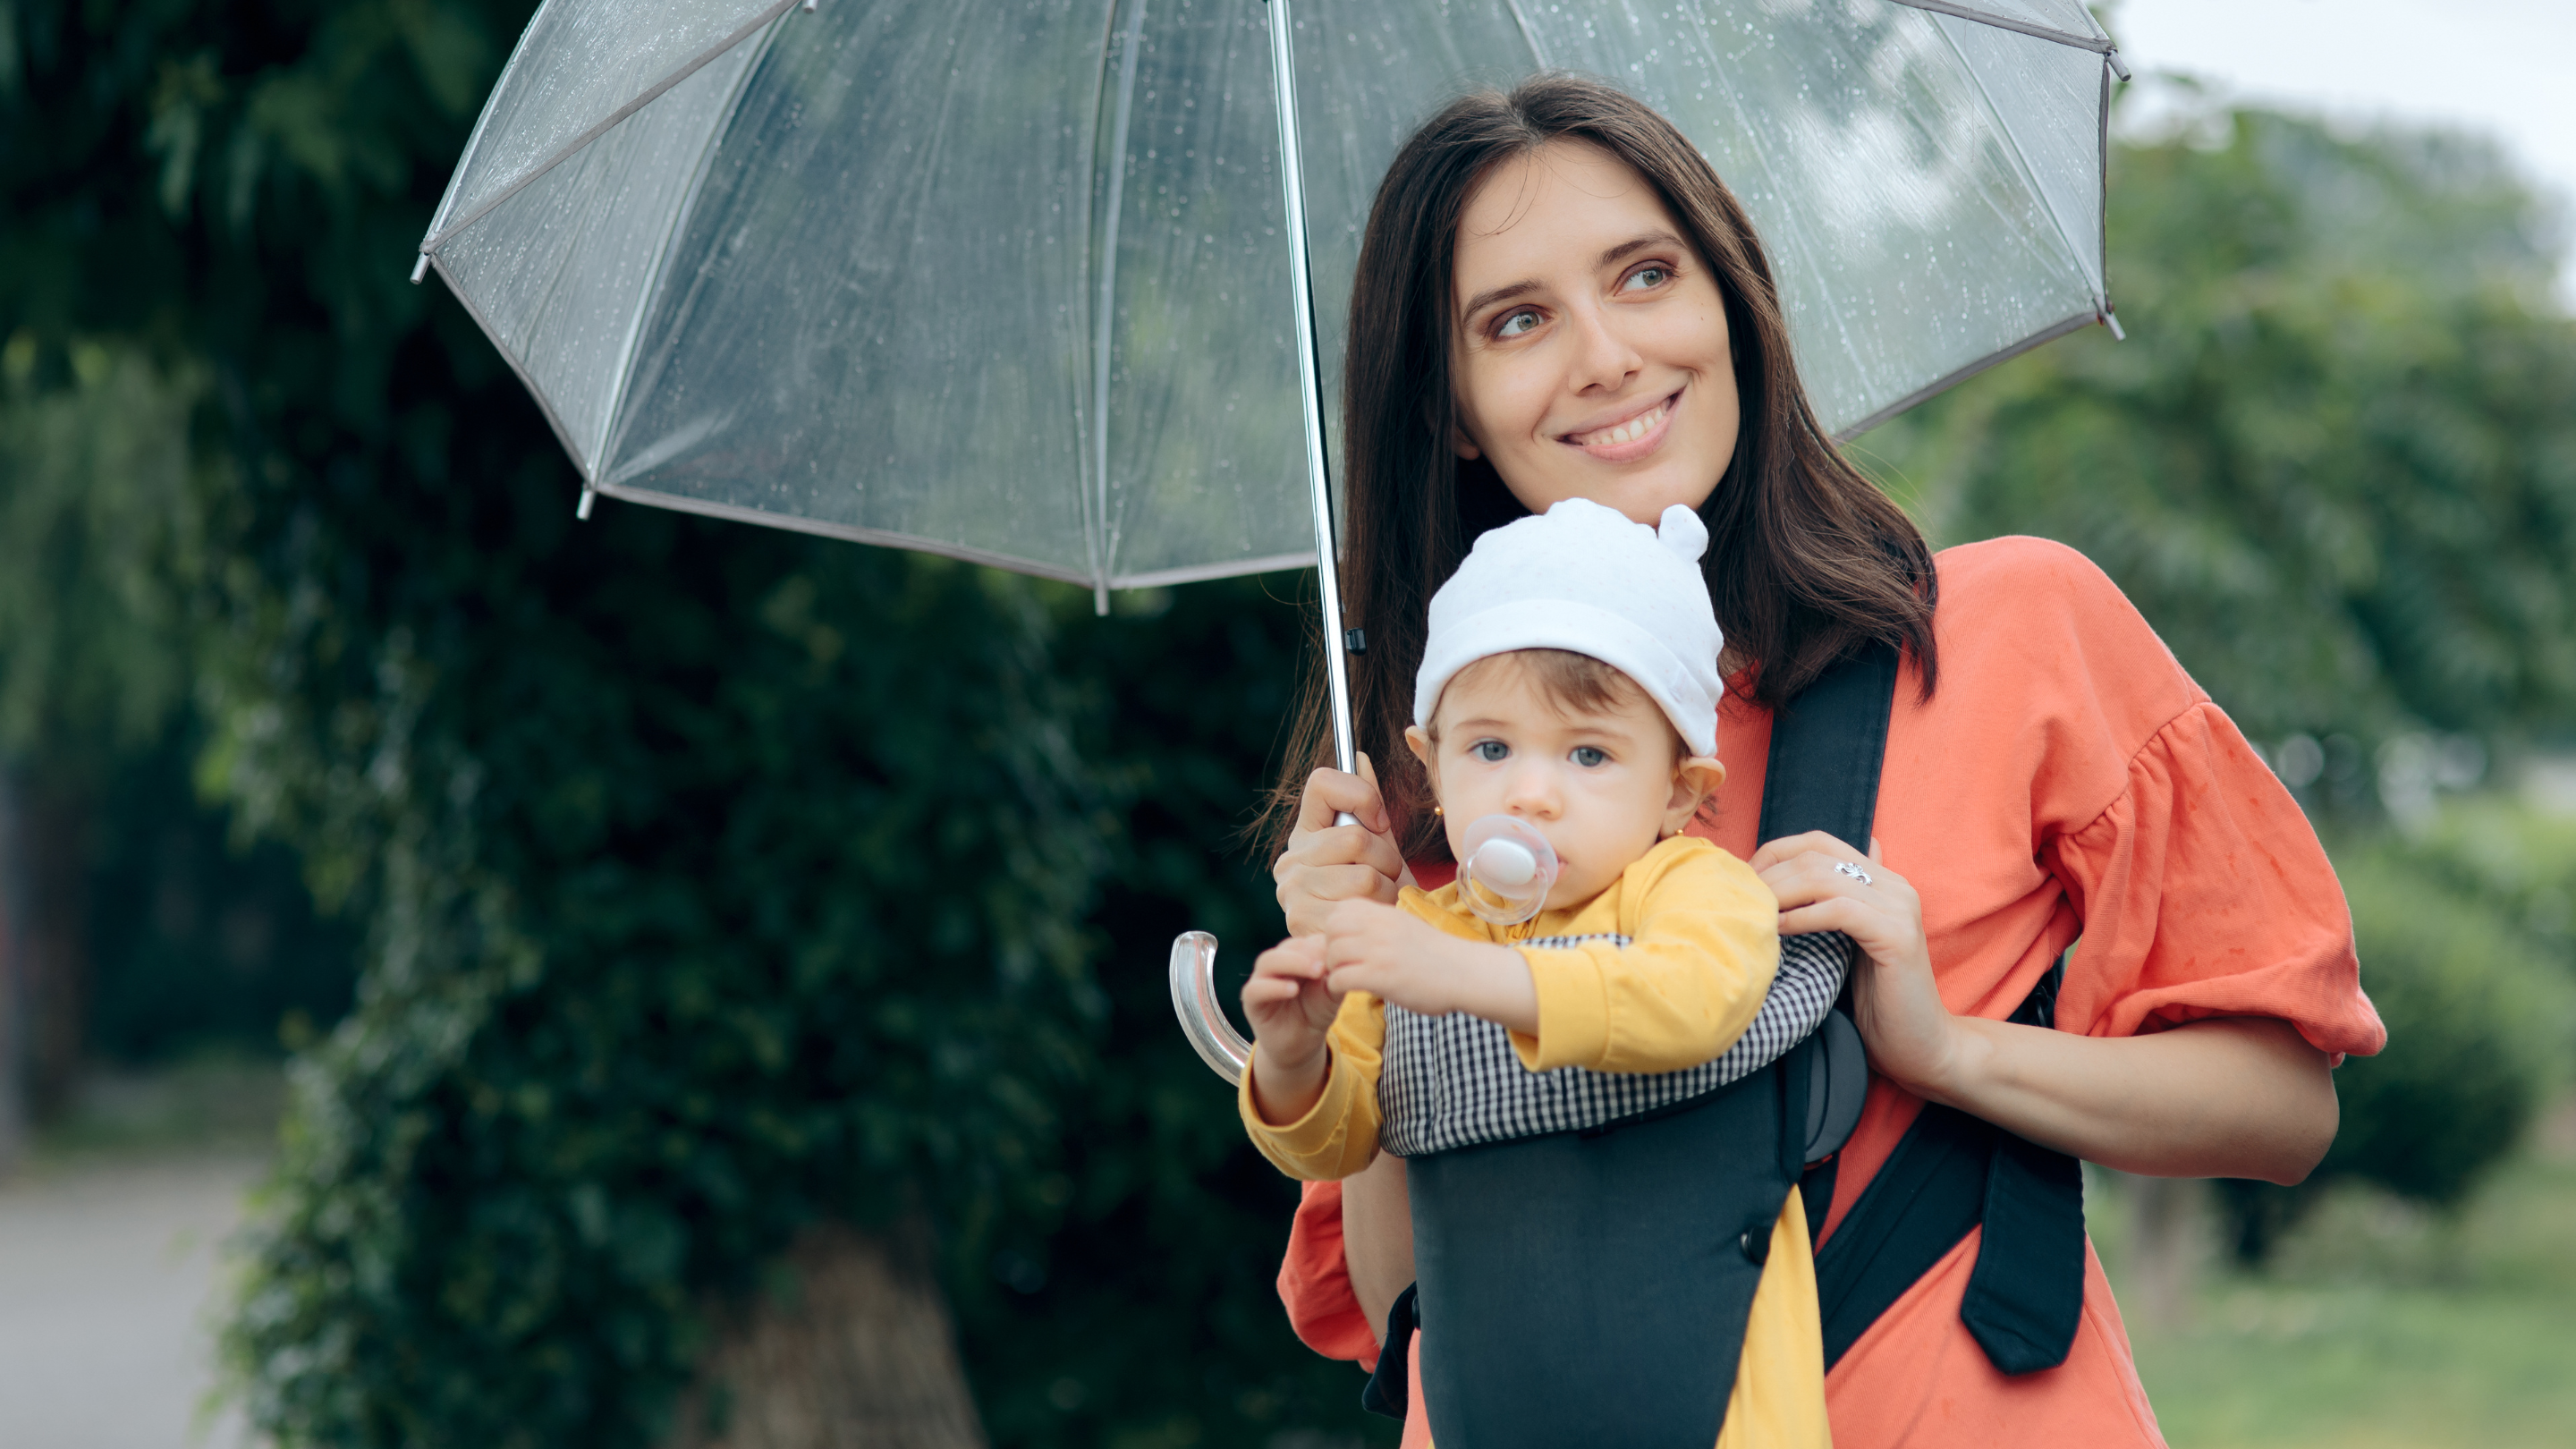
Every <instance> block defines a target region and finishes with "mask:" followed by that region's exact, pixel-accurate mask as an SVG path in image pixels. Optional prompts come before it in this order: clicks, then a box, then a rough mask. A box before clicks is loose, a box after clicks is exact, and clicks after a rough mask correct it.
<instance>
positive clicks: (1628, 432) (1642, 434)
mask: <svg viewBox="0 0 2576 1449" xmlns="http://www.w3.org/2000/svg"><path fill="white" fill-rule="evenodd" d="M1681 397H1682V395H1681V394H1680V393H1678V392H1676V393H1674V394H1673V395H1672V396H1670V397H1667V398H1665V399H1664V400H1663V401H1661V402H1659V403H1656V404H1655V405H1654V406H1653V407H1650V408H1648V409H1646V410H1645V411H1644V412H1641V413H1638V414H1636V415H1635V416H1633V417H1630V418H1627V419H1625V420H1623V421H1620V422H1617V423H1613V424H1611V425H1610V426H1609V427H1606V428H1594V429H1593V430H1591V431H1590V432H1584V433H1568V434H1566V435H1565V437H1564V439H1563V441H1565V442H1566V443H1569V444H1571V445H1573V446H1574V447H1577V448H1581V449H1582V450H1583V451H1584V452H1586V453H1589V454H1591V455H1592V456H1593V457H1595V458H1599V459H1600V460H1602V461H1603V462H1605V463H1632V462H1635V461H1636V460H1637V459H1639V458H1642V457H1645V456H1646V455H1647V454H1649V453H1652V452H1653V451H1655V449H1656V447H1657V446H1659V445H1660V444H1662V442H1663V441H1664V434H1665V433H1667V432H1669V431H1671V429H1672V422H1673V409H1674V408H1675V407H1676V406H1678V405H1679V404H1680V403H1681Z"/></svg>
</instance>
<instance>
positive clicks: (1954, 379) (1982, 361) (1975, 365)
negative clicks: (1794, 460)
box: [1834, 312, 2102, 443]
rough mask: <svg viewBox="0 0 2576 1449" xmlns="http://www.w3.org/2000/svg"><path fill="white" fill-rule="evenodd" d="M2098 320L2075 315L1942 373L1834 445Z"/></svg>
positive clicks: (2095, 316)
mask: <svg viewBox="0 0 2576 1449" xmlns="http://www.w3.org/2000/svg"><path fill="white" fill-rule="evenodd" d="M2101 321H2102V315H2101V314H2100V313H2097V312H2078V313H2076V314H2075V315H2074V316H2072V317H2069V318H2067V319H2066V320H2064V321H2062V322H2058V323H2056V324H2054V325H2052V326H2049V327H2045V328H2042V329H2041V330H2039V331H2037V332H2034V333H2032V334H2030V335H2029V336H2028V337H2025V338H2023V339H2022V340H2020V341H2019V342H2016V343H2014V344H2013V345H2012V346H2010V347H2006V348H2003V349H2002V350H2000V351H1996V352H1989V353H1987V354H1986V355H1985V356H1983V357H1980V358H1978V359H1977V360H1976V361H1974V362H1971V363H1969V364H1968V365H1967V366H1965V367H1961V368H1954V369H1952V370H1951V371H1949V372H1946V373H1943V374H1942V375H1941V376H1940V377H1939V378H1938V379H1936V380H1934V381H1933V382H1931V383H1929V384H1927V385H1925V386H1923V387H1918V388H1916V389H1915V390H1914V391H1912V392H1909V393H1907V394H1906V395H1905V396H1903V397H1901V398H1898V399H1897V400H1896V401H1894V402H1892V403H1889V404H1888V405H1887V406H1885V407H1883V408H1880V409H1879V410H1878V411H1877V412H1874V413H1871V414H1870V415H1869V416H1868V417H1865V418H1863V419H1861V420H1860V421H1859V422H1856V423H1854V424H1852V425H1851V426H1850V427H1848V428H1845V429H1843V430H1842V431H1840V432H1838V433H1836V434H1834V441H1835V442H1837V443H1848V442H1850V441H1851V440H1852V439H1854V438H1857V437H1859V436H1860V435H1861V434H1863V433H1866V432H1868V431H1869V430H1870V429H1872V428H1874V427H1877V426H1878V425H1879V424H1880V423H1883V422H1886V421H1887V420H1888V419H1889V418H1892V417H1895V416H1896V415H1897V414H1898V413H1901V412H1904V411H1906V410H1907V409H1909V408H1914V407H1918V406H1921V405H1922V404H1924V403H1927V402H1930V401H1931V400H1932V399H1934V398H1936V397H1939V396H1940V395H1941V394H1943V393H1945V392H1948V391H1949V390H1950V389H1952V388H1954V387H1957V386H1958V385H1959V384H1961V383H1963V382H1966V381H1967V380H1968V379H1969V378H1972V377H1974V376H1976V375H1977V374H1978V373H1981V372H1983V371H1985V370H1986V369H1987V368H1989V367H1993V366H1995V365H1996V364H1997V363H2003V362H2010V361H2012V360H2013V359H2014V358H2016V357H2019V356H2021V355H2022V354H2023V353H2025V352H2028V351H2030V350H2031V349H2032V348H2034V347H2039V346H2042V345H2044V344H2046V343H2050V342H2055V341H2056V340H2057V339H2058V338H2060V337H2063V336H2065V335H2066V334H2067V333H2069V332H2081V331H2083V330H2084V329H2085V328H2087V327H2092V326H2096V325H2098V324H2099V323H2100V322H2101Z"/></svg>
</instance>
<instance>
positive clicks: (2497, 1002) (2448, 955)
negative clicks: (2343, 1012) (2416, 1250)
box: [2319, 844, 2576, 1207]
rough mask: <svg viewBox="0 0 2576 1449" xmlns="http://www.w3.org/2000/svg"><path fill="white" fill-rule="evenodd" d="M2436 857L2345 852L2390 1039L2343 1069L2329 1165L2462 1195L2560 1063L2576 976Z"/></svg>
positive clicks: (2502, 1149)
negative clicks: (2455, 881)
mask: <svg viewBox="0 0 2576 1449" xmlns="http://www.w3.org/2000/svg"><path fill="white" fill-rule="evenodd" d="M2428 864H2429V863H2428V862H2427V861H2425V860H2424V859H2422V858H2421V856H2420V855H2417V854H2416V853H2414V852H2410V851H2407V850H2405V849H2403V848H2392V847H2390V846H2389V845H2385V844H2383V845H2382V846H2381V847H2380V848H2378V849H2364V850H2347V851H2345V852H2344V853H2343V854H2342V855H2341V856H2339V857H2338V859H2337V861H2336V865H2337V870H2338V873H2339V874H2341V875H2342V877H2343V882H2344V891H2345V894H2346V895H2347V896H2348V897H2349V898H2350V900H2351V902H2352V911H2353V929H2354V932H2355V935H2356V936H2357V937H2358V940H2359V944H2360V949H2361V957H2362V963H2363V964H2362V984H2363V986H2364V988H2365V989H2367V990H2368V991H2369V992H2370V996H2371V1001H2372V1002H2373V1003H2374V1004H2375V1005H2377V1006H2378V1008H2379V1011H2380V1015H2381V1017H2382V1018H2383V1019H2384V1020H2385V1021H2386V1022H2387V1023H2388V1029H2389V1040H2390V1042H2391V1045H2392V1047H2393V1048H2394V1049H2393V1050H2390V1051H2388V1052H2385V1053H2383V1054H2381V1055H2379V1056H2376V1057H2362V1058H2355V1059H2353V1060H2351V1061H2348V1062H2346V1063H2345V1064H2344V1066H2343V1069H2342V1070H2341V1071H2340V1072H2338V1073H2337V1074H2336V1077H2335V1089H2336V1092H2337V1095H2338V1096H2339V1098H2340V1099H2341V1102H2342V1105H2343V1126H2342V1130H2341V1131H2340V1132H2339V1133H2337V1135H2336V1137H2335V1143H2334V1147H2333V1148H2332V1149H2331V1150H2330V1151H2329V1152H2328V1153H2327V1154H2326V1160H2325V1162H2324V1164H2323V1166H2322V1167H2321V1168H2320V1169H2319V1171H2320V1172H2321V1173H2322V1174H2325V1175H2328V1176H2334V1175H2353V1176H2360V1177H2364V1178H2367V1179H2370V1180H2372V1181H2375V1182H2377V1183H2379V1184H2380V1185H2381V1186H2383V1187H2386V1188H2388V1189H2389V1190H2391V1191H2393V1192H2396V1193H2399V1194H2401V1195H2403V1196H2406V1197H2411V1198H2414V1199H2416V1200H2418V1201H2421V1202H2425V1203H2428V1204H2431V1205H2434V1206H2437V1207H2453V1206H2456V1205H2457V1204H2458V1203H2459V1202H2461V1201H2462V1200H2463V1199H2464V1198H2465V1197H2466V1196H2467V1195H2468V1192H2469V1190H2470V1188H2471V1187H2473V1186H2474V1185H2475V1184H2476V1183H2477V1181H2478V1180H2479V1178H2480V1176H2481V1175H2482V1174H2483V1173H2485V1172H2486V1171H2487V1170H2488V1169H2490V1168H2492V1167H2493V1166H2494V1165H2495V1164H2496V1163H2497V1162H2498V1161H2500V1160H2501V1159H2502V1158H2503V1157H2504V1155H2505V1154H2506V1153H2507V1152H2508V1151H2510V1150H2511V1149H2512V1148H2513V1147H2514V1146H2515V1145H2516V1144H2517V1143H2519V1142H2520V1141H2521V1139H2522V1136H2523V1132H2524V1129H2525V1128H2527V1127H2528V1126H2529V1125H2530V1123H2531V1120H2532V1118H2533V1116H2534V1115H2535V1114H2536V1113H2537V1112H2538V1110H2539V1107H2540V1103H2541V1100H2542V1097H2543V1094H2544V1093H2546V1092H2547V1091H2548V1090H2549V1089H2550V1088H2551V1087H2552V1086H2553V1085H2554V1084H2555V1083H2556V1081H2557V1080H2558V1079H2559V1078H2560V1077H2561V1076H2562V1075H2563V1073H2564V1070H2565V1067H2566V1064H2567V1060H2568V1049H2569V1047H2570V1045H2571V1044H2576V1037H2572V1036H2571V1027H2576V1017H2571V1014H2570V1012H2569V1009H2568V1008H2569V1005H2570V1002H2569V997H2570V995H2571V987H2576V982H2571V981H2570V980H2569V979H2568V977H2567V973H2566V972H2565V970H2564V969H2563V965H2562V963H2558V962H2552V961H2549V960H2548V959H2546V958H2545V957H2543V956H2542V955H2541V954H2540V953H2539V952H2538V951H2537V950H2535V949H2534V943H2533V942H2532V940H2531V939H2530V937H2529V936H2528V935H2527V934H2526V933H2524V932H2523V931H2522V930H2521V929H2519V923H2517V922H2515V921H2513V920H2512V919H2511V918H2510V917H2509V916H2507V915H2506V913H2504V912H2501V911H2498V910H2496V909H2495V902H2494V901H2493V900H2492V898H2489V897H2485V896H2481V895H2476V894H2470V893H2467V892H2463V891H2460V890H2458V889H2456V888H2447V887H2446V884H2445V883H2444V882H2442V881H2440V880H2439V879H2437V878H2435V876H2434V874H2433V872H2432V870H2430V869H2428Z"/></svg>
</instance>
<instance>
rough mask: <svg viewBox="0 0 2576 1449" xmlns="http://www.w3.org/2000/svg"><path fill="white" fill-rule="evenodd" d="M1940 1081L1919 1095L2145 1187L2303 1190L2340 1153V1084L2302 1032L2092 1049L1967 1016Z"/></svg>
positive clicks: (2210, 1034)
mask: <svg viewBox="0 0 2576 1449" xmlns="http://www.w3.org/2000/svg"><path fill="white" fill-rule="evenodd" d="M1952 1020H1953V1022H1954V1023H1955V1025H1956V1029H1957V1033H1958V1035H1957V1037H1956V1047H1955V1050H1954V1051H1953V1052H1952V1053H1950V1054H1949V1056H1950V1060H1949V1062H1948V1063H1947V1064H1946V1066H1945V1069H1944V1070H1943V1071H1942V1073H1941V1074H1940V1076H1939V1077H1938V1078H1937V1079H1933V1080H1927V1081H1925V1082H1921V1083H1906V1084H1905V1085H1907V1086H1909V1087H1911V1088H1913V1090H1915V1091H1917V1092H1919V1093H1920V1094H1921V1095H1923V1096H1924V1097H1926V1098H1929V1099H1931V1100H1933V1101H1937V1102H1944V1103H1947V1104H1948V1105H1950V1106H1953V1107H1956V1108H1958V1109H1959V1110H1960V1111H1962V1112H1966V1113H1968V1114H1970V1115H1972V1116H1976V1117H1982V1118H1984V1119H1985V1120H1986V1121H1989V1122H1992V1123H1994V1124H1995V1125H1996V1126H1998V1127H2002V1128H2004V1129H2006V1130H2007V1131H2011V1132H2015V1133H2018V1134H2020V1135H2021V1136H2023V1137H2027V1138H2029V1139H2030V1140H2031V1141H2033V1142H2038V1143H2041V1144H2043V1145H2045V1146H2049V1147H2054V1148H2056V1149H2057V1150H2058V1151H2060V1152H2064V1153H2068V1154H2070V1155H2072V1156H2076V1157H2080V1158H2083V1159H2085V1160H2087V1161H2090V1162H2098V1163H2100V1164H2102V1165H2103V1166H2105V1167H2110V1168H2115V1169H2117V1170H2119V1171H2121V1172H2130V1173H2136V1174H2138V1175H2140V1176H2145V1177H2250V1178H2260V1179H2262V1180H2264V1181H2267V1182H2277V1183H2283V1184H2289V1183H2295V1182H2298V1181H2300V1180H2301V1179H2303V1178H2305V1177H2306V1176H2307V1175H2308V1173H2309V1172H2310V1171H2312V1170H2313V1169H2314V1168H2315V1167H2316V1165H2317V1162H2318V1160H2319V1159H2321V1158H2323V1157H2324V1156H2325V1153H2326V1148H2327V1146H2328V1145H2330V1144H2331V1143H2332V1142H2333V1141H2334V1134H2335V1123H2336V1116H2337V1113H2336V1106H2335V1091H2334V1076H2333V1073H2332V1071H2331V1070H2330V1069H2329V1068H2328V1066H2327V1059H2326V1056H2325V1054H2324V1053H2323V1052H2320V1051H2318V1050H2317V1049H2316V1048H2314V1047H2312V1046H2310V1045H2308V1043H2307V1042H2306V1040H2305V1039H2304V1038H2302V1037H2301V1036H2300V1035H2299V1034H2298V1032H2297V1031H2296V1030H2295V1029H2293V1028H2292V1027H2291V1026H2290V1025H2289V1024H2288V1023H2286V1022H2281V1021H2275V1020H2271V1019H2268V1018H2258V1017H2227V1018H2219V1019H2213V1020H2208V1021H2197V1022H2193V1023H2190V1024H2189V1025H2186V1026H2181V1027H2176V1028H2174V1029H2173V1030H2171V1031H2162V1032H2156V1033H2153V1034H2151V1035H2147V1036H2135V1037H2115V1038H2104V1037H2088V1036H2076V1035H2074V1034H2072V1033H2068V1032H2060V1031H2049V1030H2046V1029H2043V1028H2040V1027H2033V1026H2014V1025H2012V1024H2010V1023H2008V1022H2000V1021H1987V1020H1984V1019H1982V1018H1976V1017H1956V1018H1953V1019H1952Z"/></svg>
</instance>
